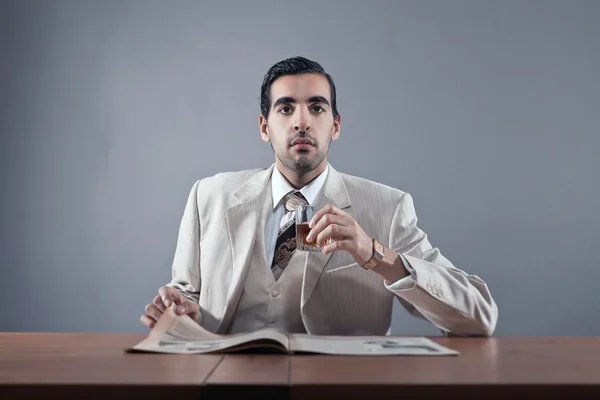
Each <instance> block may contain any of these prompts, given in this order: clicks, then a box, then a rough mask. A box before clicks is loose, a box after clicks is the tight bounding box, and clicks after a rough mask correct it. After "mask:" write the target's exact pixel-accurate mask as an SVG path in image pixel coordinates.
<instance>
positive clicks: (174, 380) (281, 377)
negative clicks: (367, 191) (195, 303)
mask: <svg viewBox="0 0 600 400" xmlns="http://www.w3.org/2000/svg"><path fill="white" fill-rule="evenodd" d="M142 338H143V335H130V334H68V333H0V399H5V398H6V399H9V398H29V397H32V398H34V397H39V396H44V397H50V398H86V399H89V398H110V399H111V400H113V399H120V398H131V396H133V395H135V394H139V395H141V396H142V398H143V399H148V398H166V397H169V398H172V399H177V400H181V399H188V398H189V399H198V398H200V397H201V398H203V399H214V398H227V399H235V398H244V399H247V398H260V399H263V400H264V399H268V398H278V399H287V398H292V399H311V400H315V399H321V398H323V399H332V398H340V397H343V398H344V399H348V398H350V399H352V398H413V397H419V398H442V397H444V398H447V397H449V396H451V398H473V399H475V398H477V399H481V398H503V399H506V398H509V397H510V398H511V400H512V398H530V397H533V396H534V395H540V396H541V397H542V398H544V399H548V398H556V399H572V398H590V399H600V338H591V337H587V338H584V337H497V338H488V339H483V338H432V339H433V340H435V341H436V342H438V343H440V344H442V345H444V346H447V347H450V348H453V349H456V350H458V351H459V352H460V353H461V354H460V355H459V356H440V357H417V356H405V357H400V356H362V357H354V356H339V357H338V356H319V355H294V356H286V355H266V354H264V355H249V354H230V355H162V354H127V353H125V352H124V351H123V349H124V348H126V347H129V346H131V345H133V344H135V343H137V342H139V341H140V340H141V339H142ZM26 395H31V396H27V397H25V396H26Z"/></svg>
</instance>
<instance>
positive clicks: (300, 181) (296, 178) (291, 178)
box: [275, 158, 327, 189]
mask: <svg viewBox="0 0 600 400" xmlns="http://www.w3.org/2000/svg"><path fill="white" fill-rule="evenodd" d="M275 166H276V167H277V169H279V172H281V175H283V176H284V177H285V179H287V180H288V182H289V183H290V185H292V187H293V188H294V189H301V188H303V187H304V186H306V185H308V184H309V183H310V182H311V181H312V180H313V179H315V178H316V177H317V176H319V175H321V173H322V172H323V171H325V168H326V167H327V158H325V159H324V160H323V161H322V162H321V164H319V166H318V167H317V168H315V169H314V170H312V171H310V172H307V173H305V174H302V173H299V172H297V171H291V170H289V169H288V168H286V167H285V166H284V165H283V164H282V163H281V161H279V159H277V160H275Z"/></svg>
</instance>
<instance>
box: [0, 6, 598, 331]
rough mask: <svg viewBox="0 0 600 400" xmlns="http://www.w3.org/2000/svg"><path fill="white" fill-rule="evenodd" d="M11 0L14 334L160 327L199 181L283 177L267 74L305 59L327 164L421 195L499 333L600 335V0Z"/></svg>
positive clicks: (5, 17) (398, 326)
mask: <svg viewBox="0 0 600 400" xmlns="http://www.w3.org/2000/svg"><path fill="white" fill-rule="evenodd" d="M0 4H1V5H0V33H1V42H0V45H1V46H2V48H1V50H2V53H1V60H2V61H1V62H0V68H1V70H0V78H1V80H0V85H1V86H0V88H1V89H2V90H1V91H0V104H1V106H2V108H1V110H0V117H1V119H0V123H1V125H0V127H1V144H2V148H1V161H0V163H1V164H0V165H1V166H2V174H1V177H2V178H1V179H2V181H1V191H2V192H1V193H2V195H1V196H0V201H1V202H2V203H1V204H0V205H1V208H0V209H1V212H2V237H1V240H0V263H1V264H0V265H1V268H2V274H1V280H0V304H2V307H1V310H0V314H1V317H0V330H2V331H72V332H147V330H146V328H145V327H143V326H142V325H141V324H140V322H139V317H140V315H141V314H142V312H143V307H144V305H145V304H146V303H147V302H148V301H149V300H150V299H151V298H152V297H153V296H154V294H155V293H156V290H157V288H158V287H159V286H161V285H163V284H165V283H166V282H168V280H169V279H170V273H171V270H170V268H171V260H172V256H173V251H174V247H175V240H176V234H177V229H178V226H179V222H180V218H181V215H182V212H183V207H184V205H185V200H186V197H187V194H188V191H189V189H190V188H191V185H192V184H193V182H194V181H195V180H197V179H199V178H202V177H206V176H209V175H212V174H214V173H217V172H220V171H230V170H238V169H245V168H256V167H265V166H268V165H270V164H271V163H272V162H273V155H272V152H271V149H270V147H269V146H268V145H267V144H265V143H263V142H262V141H261V140H260V137H259V131H258V123H257V115H258V112H259V105H258V96H259V88H260V84H261V81H262V77H263V75H264V73H265V72H266V71H267V69H268V68H269V67H270V66H271V65H272V64H274V63H275V62H277V61H279V60H281V59H284V58H287V57H290V56H295V55H304V56H306V57H309V58H312V59H315V60H318V61H319V62H321V63H322V64H323V66H324V67H325V68H326V69H327V70H328V71H329V72H330V73H331V74H332V75H333V77H334V79H335V81H336V84H337V86H338V95H339V99H338V101H339V107H340V111H341V113H342V115H343V117H344V120H343V124H342V137H341V139H340V140H339V141H337V142H335V143H334V145H333V146H332V149H331V158H330V160H331V162H332V164H333V165H334V166H335V167H336V168H337V169H339V170H341V171H343V172H346V173H350V174H355V175H360V176H364V177H366V178H369V179H373V180H377V181H380V182H383V183H386V184H388V185H391V186H394V187H397V188H400V189H403V190H405V191H408V192H410V193H411V194H412V195H413V196H414V200H415V205H416V208H417V213H418V215H419V217H420V220H419V221H420V225H421V227H422V228H423V229H424V230H425V231H426V232H427V233H428V234H429V238H430V240H431V241H432V243H433V244H434V245H436V246H438V247H439V248H440V249H441V251H442V252H443V253H444V254H445V255H446V256H447V257H448V258H449V259H450V260H452V261H453V262H454V264H455V265H457V266H458V267H460V268H462V269H464V270H467V271H468V272H471V273H474V274H476V275H479V276H481V277H482V278H483V279H485V280H486V281H487V282H488V284H489V285H490V287H491V290H492V293H493V295H494V297H495V299H496V301H497V303H498V305H499V310H500V318H499V323H498V327H497V330H496V334H498V335H598V334H600V302H599V301H598V282H599V281H600V265H599V264H600V262H599V261H598V256H597V254H598V253H597V248H598V225H599V223H600V217H599V213H598V206H599V205H600V202H599V198H600V190H599V189H598V178H597V172H598V171H599V170H600V161H599V160H600V156H599V155H598V148H599V146H600V132H599V129H598V128H599V126H600V117H599V115H600V97H599V96H598V93H600V79H599V78H598V71H600V44H599V43H600V25H599V24H598V20H600V2H598V1H593V0H591V1H541V0H540V1H521V0H518V1H517V0H514V1H511V0H509V1H480V0H473V1H458V0H455V1H444V0H440V1H423V0H418V1H417V0H415V1H373V2H367V1H349V0H339V1H326V0H321V1H307V0H304V1H302V2H299V1H297V2H292V1H290V2H281V1H218V2H208V1H168V2H166V1H149V0H143V1H142V0H140V1H102V2H100V1H75V0H73V1H59V0H54V1H41V0H40V1H23V0H18V1H2V2H1V3H0ZM366 160H369V161H366ZM393 332H394V333H396V334H404V333H407V334H437V333H438V331H437V330H436V329H434V328H433V327H432V326H431V325H429V324H428V323H426V322H421V321H420V320H417V319H415V318H412V317H409V316H408V315H406V314H405V313H404V311H403V310H402V309H401V307H396V308H395V314H394V323H393Z"/></svg>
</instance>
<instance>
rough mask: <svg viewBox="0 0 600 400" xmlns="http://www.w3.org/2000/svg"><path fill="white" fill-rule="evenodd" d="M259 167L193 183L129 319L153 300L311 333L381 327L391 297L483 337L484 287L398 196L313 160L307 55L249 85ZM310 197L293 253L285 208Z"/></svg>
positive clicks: (234, 328) (450, 329)
mask: <svg viewBox="0 0 600 400" xmlns="http://www.w3.org/2000/svg"><path fill="white" fill-rule="evenodd" d="M258 123H259V128H260V135H261V138H262V139H263V140H264V141H265V142H268V143H270V144H271V147H272V149H273V153H274V155H275V163H274V164H273V165H271V166H270V167H269V168H267V169H257V170H246V171H241V172H230V173H223V174H217V175H215V176H212V177H209V178H206V179H202V180H199V181H197V182H196V183H195V184H194V185H193V187H192V190H191V192H190V194H189V197H188V201H187V205H186V207H185V211H184V214H183V218H182V220H181V226H180V230H179V235H178V241H177V245H176V250H175V256H174V261H173V267H172V274H173V275H172V281H171V282H170V283H169V284H168V285H166V286H163V287H161V288H160V289H159V291H158V295H157V296H156V297H155V298H154V300H153V302H152V303H151V304H148V305H147V306H146V309H145V311H146V314H145V315H143V316H142V318H141V321H142V323H143V324H145V325H146V326H148V327H150V328H152V327H153V326H154V324H155V323H156V321H157V320H158V318H159V317H160V315H161V313H162V312H163V311H164V310H165V307H168V306H170V305H171V304H172V303H175V304H176V305H178V307H177V309H176V312H177V313H179V314H189V315H190V317H191V318H193V319H194V320H195V321H197V322H198V323H199V324H201V325H202V326H203V327H204V328H205V329H207V330H209V331H212V332H218V333H224V334H234V333H240V332H248V331H253V330H257V329H262V328H265V327H269V326H277V327H279V328H281V329H283V330H284V331H286V332H294V333H298V332H299V333H309V334H316V335H326V334H331V335H385V334H389V332H390V324H391V316H392V305H393V299H394V298H397V299H398V300H399V301H400V303H401V304H402V305H403V306H404V308H405V309H406V310H407V311H408V312H410V313H411V314H412V315H414V316H418V317H422V318H425V319H427V320H429V321H430V322H431V323H433V324H434V325H435V326H436V327H437V328H439V329H440V330H441V331H442V332H443V333H445V334H448V335H461V336H469V335H481V336H488V335H491V334H492V333H493V331H494V329H495V326H496V321H497V315H498V311H497V306H496V304H495V302H494V300H493V299H492V297H491V295H490V292H489V290H488V287H487V285H486V283H485V282H484V281H483V280H481V279H480V278H479V277H477V276H475V275H470V274H467V273H466V272H463V271H461V270H459V269H457V268H455V267H454V266H453V265H452V264H451V262H450V261H449V260H447V259H446V258H445V257H444V256H443V255H442V254H441V253H440V251H439V250H438V249H437V248H433V247H432V246H431V244H430V243H429V241H428V239H427V235H426V234H425V233H424V232H423V231H422V230H421V229H420V228H418V227H417V224H416V223H417V216H416V214H415V209H414V206H413V202H412V198H411V196H410V194H408V193H405V192H403V191H400V190H397V189H394V188H390V187H388V186H385V185H382V184H380V183H376V182H372V181H368V180H366V179H362V178H358V177H355V176H350V175H346V174H342V173H340V172H338V171H337V170H335V169H334V168H333V166H332V165H330V164H329V163H328V161H327V154H328V151H329V146H330V143H331V142H332V141H335V140H337V139H338V138H339V136H340V127H341V123H342V117H341V115H340V114H339V112H338V110H337V104H336V91H335V85H334V83H333V80H332V79H331V76H330V75H329V74H327V73H325V71H324V70H323V68H322V67H321V66H320V65H319V64H318V63H316V62H314V61H311V60H308V59H306V58H303V57H296V58H291V59H287V60H283V61H281V62H279V63H277V64H275V65H274V66H273V67H271V69H270V70H269V71H268V72H267V74H266V75H265V77H264V81H263V84H262V88H261V115H260V116H259V117H258ZM306 203H308V204H315V205H316V207H315V209H316V210H317V211H316V213H315V215H314V217H313V218H312V220H311V223H310V227H311V231H310V234H309V237H308V238H307V239H308V240H312V239H316V241H317V244H318V246H319V247H320V248H321V251H320V252H305V251H300V250H296V249H295V241H294V234H295V226H294V222H295V220H294V208H293V207H292V205H293V204H306Z"/></svg>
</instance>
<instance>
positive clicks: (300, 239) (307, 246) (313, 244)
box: [296, 223, 320, 251]
mask: <svg viewBox="0 0 600 400" xmlns="http://www.w3.org/2000/svg"><path fill="white" fill-rule="evenodd" d="M309 232H310V228H309V227H308V223H306V224H298V225H296V248H297V249H298V250H303V251H320V250H319V248H318V247H317V238H314V239H313V240H312V241H310V242H309V241H308V240H306V236H307V235H308V233H309Z"/></svg>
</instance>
